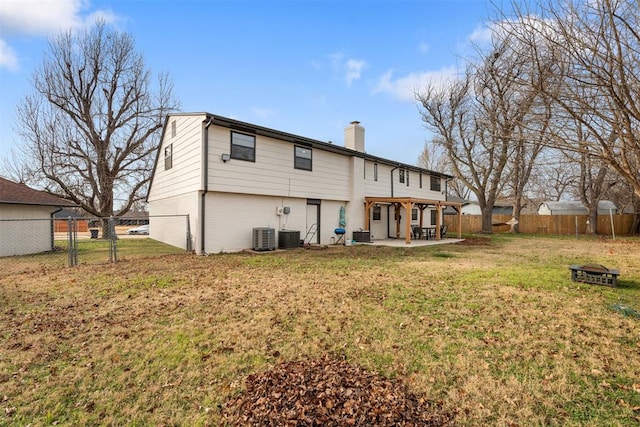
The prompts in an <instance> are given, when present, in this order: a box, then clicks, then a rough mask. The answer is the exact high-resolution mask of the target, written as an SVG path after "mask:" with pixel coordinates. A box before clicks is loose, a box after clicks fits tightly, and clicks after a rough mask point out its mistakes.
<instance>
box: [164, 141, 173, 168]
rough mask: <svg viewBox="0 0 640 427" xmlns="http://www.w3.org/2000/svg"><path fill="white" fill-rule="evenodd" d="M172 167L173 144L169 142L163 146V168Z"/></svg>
mask: <svg viewBox="0 0 640 427" xmlns="http://www.w3.org/2000/svg"><path fill="white" fill-rule="evenodd" d="M172 167H173V144H169V145H167V146H166V147H164V170H169V169H171V168H172Z"/></svg>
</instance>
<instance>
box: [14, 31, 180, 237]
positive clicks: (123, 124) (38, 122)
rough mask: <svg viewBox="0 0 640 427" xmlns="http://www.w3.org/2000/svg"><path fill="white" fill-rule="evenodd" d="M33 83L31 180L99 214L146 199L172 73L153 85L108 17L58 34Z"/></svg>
mask: <svg viewBox="0 0 640 427" xmlns="http://www.w3.org/2000/svg"><path fill="white" fill-rule="evenodd" d="M33 86H34V92H33V94H31V95H29V96H27V97H26V98H25V99H24V100H23V102H22V103H21V104H20V105H19V106H18V109H17V115H18V127H19V134H20V136H21V137H22V138H23V140H24V141H25V146H24V150H23V160H22V161H23V163H22V166H23V168H24V169H25V170H26V171H28V173H29V175H30V176H31V177H32V179H34V180H39V182H40V183H41V184H44V186H45V187H46V188H47V189H48V190H49V191H50V192H52V193H56V194H59V195H61V196H64V197H67V198H68V199H70V200H73V201H74V202H76V203H78V204H79V205H80V206H81V207H82V208H83V209H84V210H85V211H87V212H89V213H90V214H93V215H96V216H99V217H109V216H111V215H114V214H115V215H121V214H123V213H125V212H127V211H128V210H129V209H131V207H132V206H133V205H135V204H137V203H139V202H140V201H141V200H143V199H144V197H145V193H146V188H147V185H148V182H149V179H150V176H151V171H152V167H153V155H154V153H155V152H156V149H157V147H158V143H159V131H160V129H161V127H162V123H163V117H164V116H165V115H166V113H168V112H169V111H172V110H174V109H176V108H177V106H178V103H177V101H176V100H175V99H174V97H173V94H172V85H171V83H170V81H169V79H168V78H167V76H164V75H163V76H160V77H159V79H158V83H157V85H153V84H152V82H151V73H150V71H149V70H147V69H146V68H145V64H144V61H143V58H142V55H141V54H140V53H138V52H136V50H135V46H134V41H133V39H132V37H131V36H130V35H128V34H126V33H120V32H116V31H110V30H108V29H107V27H106V26H105V24H104V23H103V22H98V23H97V24H96V25H95V26H94V27H92V28H91V29H89V30H86V31H82V32H80V33H72V32H66V33H62V34H60V35H58V36H56V37H53V38H51V39H50V40H49V51H48V53H47V55H46V56H45V59H44V62H43V65H42V67H41V68H40V69H39V70H37V71H36V72H35V73H34V76H33ZM116 197H121V198H122V199H124V201H123V203H122V204H121V207H120V210H119V211H117V212H114V199H115V198H116ZM103 231H104V232H105V233H104V234H103V235H107V234H108V232H107V229H106V224H105V225H103Z"/></svg>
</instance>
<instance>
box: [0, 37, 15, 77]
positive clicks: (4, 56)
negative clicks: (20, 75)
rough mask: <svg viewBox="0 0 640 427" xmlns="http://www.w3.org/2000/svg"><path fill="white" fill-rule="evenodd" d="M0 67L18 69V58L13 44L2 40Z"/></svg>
mask: <svg viewBox="0 0 640 427" xmlns="http://www.w3.org/2000/svg"><path fill="white" fill-rule="evenodd" d="M0 68H8V69H10V70H13V71H15V70H17V69H18V58H17V57H16V54H15V52H14V51H13V49H11V46H9V45H8V44H6V43H5V42H4V41H3V40H0Z"/></svg>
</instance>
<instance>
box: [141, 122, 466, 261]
mask: <svg viewBox="0 0 640 427" xmlns="http://www.w3.org/2000/svg"><path fill="white" fill-rule="evenodd" d="M364 134H365V131H364V128H363V127H362V126H360V124H359V123H358V122H352V123H351V124H350V125H349V126H348V127H347V128H346V129H345V142H344V147H342V146H338V145H334V144H332V143H331V142H323V141H318V140H314V139H310V138H306V137H303V136H298V135H293V134H289V133H286V132H282V131H278V130H274V129H269V128H265V127H262V126H257V125H253V124H250V123H245V122H241V121H237V120H233V119H230V118H226V117H221V116H217V115H213V114H209V113H181V114H172V115H170V116H168V117H167V120H166V123H165V126H164V130H163V133H162V138H161V145H160V147H159V151H158V156H157V159H156V164H155V168H154V173H153V177H152V180H151V185H150V188H149V193H148V197H147V200H148V202H149V215H150V237H152V238H154V239H156V240H160V241H163V242H166V243H169V244H172V245H175V246H179V247H184V248H187V247H192V248H193V249H195V251H196V252H197V253H201V254H204V253H217V252H235V251H240V250H243V249H248V248H251V247H252V245H253V239H254V237H255V229H257V228H260V229H262V228H266V229H273V230H275V231H276V232H278V231H283V230H297V231H300V239H302V240H305V242H308V243H312V244H313V243H317V244H331V243H332V242H335V241H336V240H337V239H339V235H338V234H336V229H338V230H339V231H342V230H344V232H345V235H344V236H345V237H346V238H347V239H351V236H352V235H353V232H354V231H356V232H357V231H362V230H366V231H368V232H369V237H370V238H371V239H387V238H402V239H405V240H406V241H407V242H410V241H411V238H412V228H411V226H412V225H421V226H422V225H433V226H439V225H440V224H441V221H442V211H443V209H444V207H445V206H448V205H450V206H456V207H459V203H453V202H447V201H446V185H447V180H449V179H450V178H451V176H449V175H447V174H444V173H439V172H434V171H430V170H427V169H423V168H419V167H416V166H412V165H407V164H403V163H399V162H395V161H392V160H388V159H383V158H379V157H376V156H372V155H370V154H367V153H366V152H365V146H364V145H365V141H364ZM171 215H188V218H189V220H188V221H189V229H190V230H191V233H190V235H191V236H192V241H191V242H189V245H188V244H187V242H185V233H184V232H183V231H182V230H178V229H177V228H176V224H175V223H176V221H175V218H172V217H171ZM340 229H342V230H340ZM438 237H439V234H438Z"/></svg>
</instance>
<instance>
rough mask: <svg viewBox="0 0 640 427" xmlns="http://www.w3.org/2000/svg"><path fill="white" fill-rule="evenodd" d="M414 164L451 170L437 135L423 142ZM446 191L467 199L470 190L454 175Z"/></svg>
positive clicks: (447, 171)
mask: <svg viewBox="0 0 640 427" xmlns="http://www.w3.org/2000/svg"><path fill="white" fill-rule="evenodd" d="M416 165H417V166H419V167H421V168H425V169H430V170H437V171H443V172H446V173H449V174H451V173H452V170H453V168H452V166H451V161H450V160H449V157H447V153H446V152H445V150H444V149H443V143H442V141H441V140H440V138H438V137H437V136H436V137H434V138H433V139H432V140H431V141H427V142H425V144H424V148H423V149H422V152H421V153H420V156H418V161H417V162H416ZM447 193H448V194H450V195H452V196H456V197H459V198H461V199H468V198H469V196H470V194H471V191H470V190H469V188H467V187H466V186H465V185H464V184H463V183H462V182H461V181H460V180H459V179H457V178H455V177H454V178H453V179H452V180H451V181H449V182H448V184H447Z"/></svg>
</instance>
